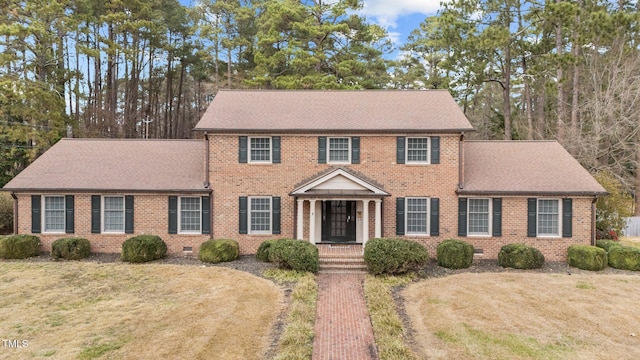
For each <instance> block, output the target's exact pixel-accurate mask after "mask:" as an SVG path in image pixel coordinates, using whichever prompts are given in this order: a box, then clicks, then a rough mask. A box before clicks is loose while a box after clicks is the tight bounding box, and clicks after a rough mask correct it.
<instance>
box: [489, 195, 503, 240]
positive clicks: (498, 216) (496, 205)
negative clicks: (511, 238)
mask: <svg viewBox="0 0 640 360" xmlns="http://www.w3.org/2000/svg"><path fill="white" fill-rule="evenodd" d="M491 222H492V225H491V227H492V229H491V235H493V236H502V198H495V199H493V216H492V218H491Z"/></svg>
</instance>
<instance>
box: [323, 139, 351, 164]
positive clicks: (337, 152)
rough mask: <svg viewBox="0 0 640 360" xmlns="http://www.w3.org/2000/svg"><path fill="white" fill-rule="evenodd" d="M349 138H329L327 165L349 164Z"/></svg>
mask: <svg viewBox="0 0 640 360" xmlns="http://www.w3.org/2000/svg"><path fill="white" fill-rule="evenodd" d="M350 140H351V139H350V138H348V137H340V138H329V146H328V151H329V156H328V158H329V163H349V162H351V160H350V153H351V151H350V148H351V144H350Z"/></svg>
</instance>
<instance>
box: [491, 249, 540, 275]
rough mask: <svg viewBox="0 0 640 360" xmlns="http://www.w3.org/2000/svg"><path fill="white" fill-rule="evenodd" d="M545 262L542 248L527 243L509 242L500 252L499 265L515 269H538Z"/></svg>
mask: <svg viewBox="0 0 640 360" xmlns="http://www.w3.org/2000/svg"><path fill="white" fill-rule="evenodd" d="M543 264H544V255H542V253H541V252H540V250H538V249H536V248H534V247H532V246H528V245H525V244H507V245H505V246H503V247H502V248H501V249H500V252H499V253H498V265H500V266H502V267H509V268H514V269H538V268H541V267H542V265H543Z"/></svg>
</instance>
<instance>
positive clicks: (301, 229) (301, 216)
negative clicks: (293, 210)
mask: <svg viewBox="0 0 640 360" xmlns="http://www.w3.org/2000/svg"><path fill="white" fill-rule="evenodd" d="M297 221H298V222H297V226H296V228H297V234H296V239H298V240H302V239H303V238H304V200H302V199H298V215H297Z"/></svg>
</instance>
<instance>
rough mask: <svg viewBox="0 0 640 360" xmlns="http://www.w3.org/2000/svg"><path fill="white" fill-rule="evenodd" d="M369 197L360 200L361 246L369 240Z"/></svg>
mask: <svg viewBox="0 0 640 360" xmlns="http://www.w3.org/2000/svg"><path fill="white" fill-rule="evenodd" d="M369 201H370V200H369V199H367V200H362V247H363V248H364V246H365V245H366V244H367V240H369Z"/></svg>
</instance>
